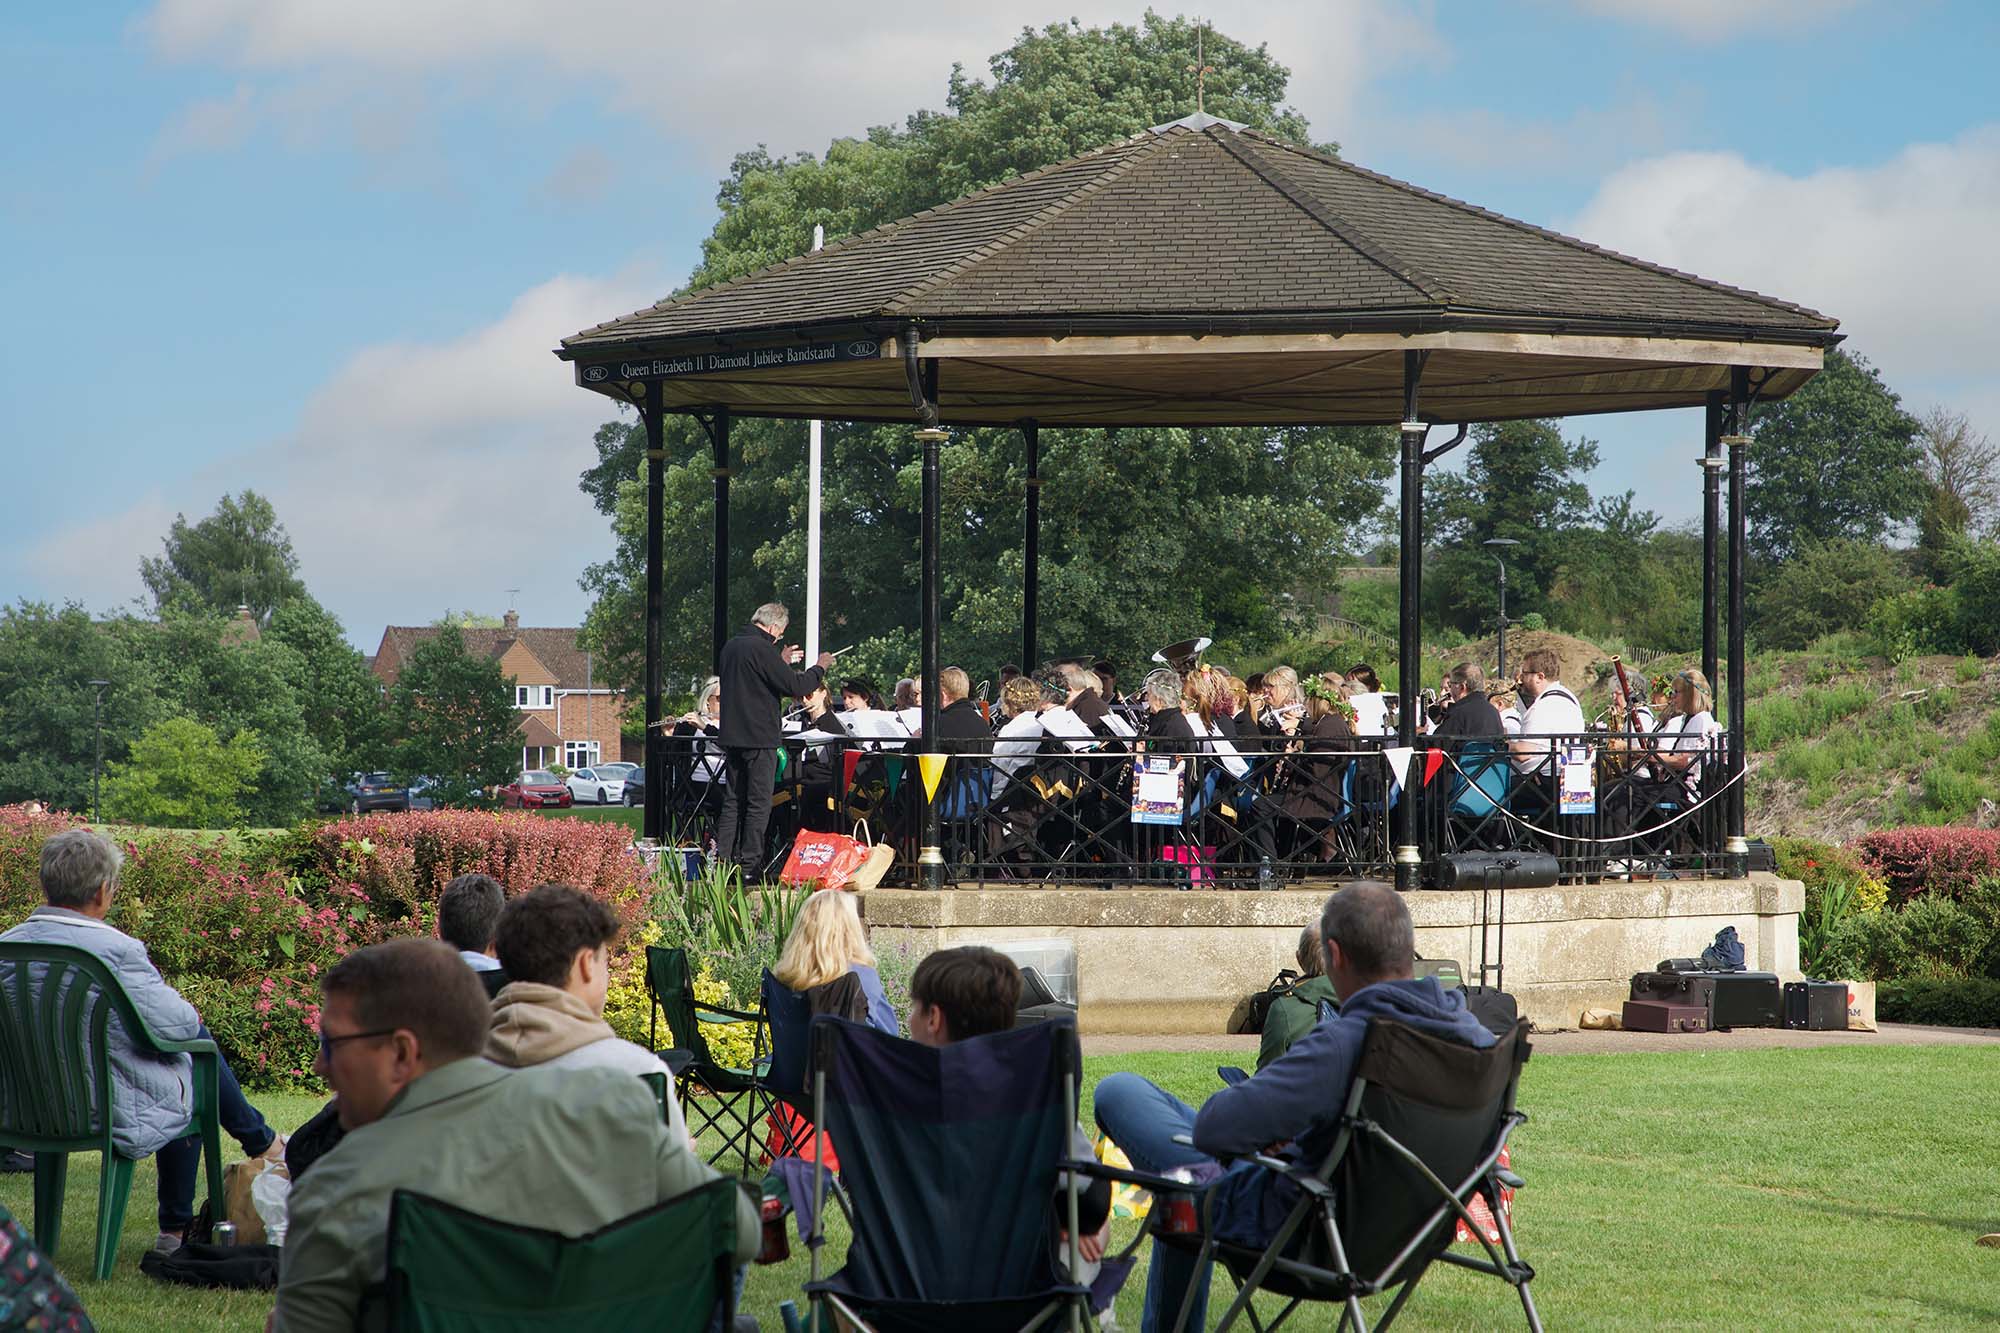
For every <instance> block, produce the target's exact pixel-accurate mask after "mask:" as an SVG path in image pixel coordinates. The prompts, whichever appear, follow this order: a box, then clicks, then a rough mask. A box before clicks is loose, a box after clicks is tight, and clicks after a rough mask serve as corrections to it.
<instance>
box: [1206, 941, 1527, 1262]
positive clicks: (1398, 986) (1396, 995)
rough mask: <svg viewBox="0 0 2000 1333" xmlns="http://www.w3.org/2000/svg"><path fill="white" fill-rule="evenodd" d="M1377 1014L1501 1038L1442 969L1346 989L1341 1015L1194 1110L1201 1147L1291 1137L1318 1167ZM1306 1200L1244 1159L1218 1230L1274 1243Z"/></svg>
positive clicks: (1230, 1153) (1260, 1146)
mask: <svg viewBox="0 0 2000 1333" xmlns="http://www.w3.org/2000/svg"><path fill="white" fill-rule="evenodd" d="M1373 1018H1389V1019H1394V1020H1396V1021H1397V1022H1400V1023H1406V1024H1408V1025H1409V1026H1411V1027H1413V1028H1416V1029H1417V1030H1419V1031H1421V1032H1428V1033H1431V1034H1433V1035H1436V1036H1441V1037H1449V1038H1451V1039H1453V1040H1454V1041H1462V1042H1464V1043H1465V1044H1466V1045H1467V1046H1473V1047H1477V1048H1480V1049H1484V1048H1486V1047H1488V1046H1491V1045H1493V1044H1494V1042H1495V1040H1496V1038H1495V1037H1494V1035H1493V1033H1492V1032H1491V1031H1489V1030H1488V1029H1487V1027H1486V1026H1485V1025H1484V1024H1483V1023H1481V1022H1480V1021H1479V1020H1478V1019H1476V1018H1474V1017H1473V1016H1472V1015H1471V1013H1469V1012H1468V1011H1467V1010H1466V1007H1465V993H1464V992H1463V991H1461V990H1459V989H1458V988H1456V987H1453V988H1452V989H1451V990H1446V989H1444V987H1442V986H1440V985H1438V982H1437V978H1436V977H1423V978H1421V979H1418V980H1411V981H1381V982H1377V983H1376V984H1374V985H1373V986H1364V987H1362V988H1361V989H1360V990H1358V991H1356V992H1354V994H1352V995H1350V996H1348V997H1347V1000H1346V1002H1345V1003H1344V1004H1342V1005H1341V1006H1340V1013H1339V1015H1338V1016H1336V1017H1334V1018H1331V1019H1328V1020H1326V1021H1325V1022H1323V1023H1320V1024H1319V1025H1318V1026H1317V1027H1315V1028H1313V1029H1312V1031H1310V1032H1308V1033H1306V1035H1305V1036H1303V1037H1300V1038H1299V1039H1298V1040H1297V1041H1295V1042H1293V1043H1292V1046H1291V1049H1290V1050H1288V1051H1286V1052H1285V1053H1284V1054H1283V1055H1281V1056H1279V1057H1278V1058H1277V1059H1276V1060H1273V1061H1272V1062H1271V1063H1270V1064H1268V1065H1266V1066H1265V1067H1264V1068H1262V1069H1260V1070H1258V1071H1257V1073H1256V1074H1255V1075H1253V1076H1252V1077H1250V1078H1248V1079H1246V1080H1244V1081H1243V1082H1242V1083H1239V1084H1237V1085H1236V1086H1235V1087H1233V1088H1224V1089H1223V1090H1222V1091H1221V1092H1218V1093H1216V1094H1215V1095H1214V1096H1213V1097H1210V1098H1209V1099H1208V1101H1207V1102H1206V1103H1204V1104H1203V1105H1202V1108H1201V1112H1200V1114H1198V1115H1197V1116H1196V1117H1195V1121H1194V1146H1195V1148H1196V1149H1197V1150H1198V1151H1200V1152H1204V1153H1207V1154H1208V1155H1209V1156H1211V1157H1215V1158H1219V1159H1223V1160H1227V1159H1229V1158H1232V1157H1244V1156H1246V1155H1248V1154H1250V1153H1256V1152H1262V1151H1263V1150H1264V1149H1265V1148H1267V1147H1269V1146H1270V1145H1271V1144H1274V1143H1279V1142H1282V1141H1287V1140H1289V1143H1288V1145H1287V1146H1286V1147H1285V1148H1284V1149H1283V1150H1282V1151H1281V1152H1280V1153H1278V1154H1277V1155H1278V1156H1280V1157H1282V1158H1284V1159H1285V1160H1286V1161H1290V1162H1303V1163H1305V1164H1306V1167H1307V1169H1308V1170H1317V1169H1318V1168H1319V1165H1320V1163H1322V1162H1324V1161H1325V1160H1326V1155H1327V1153H1329V1152H1331V1151H1332V1149H1333V1141H1334V1139H1335V1138H1336V1137H1338V1135H1339V1120H1340V1113H1341V1111H1342V1110H1343V1109H1344V1108H1345V1107H1346V1105H1347V1093H1348V1088H1349V1086H1350V1085H1351V1084H1352V1083H1353V1082H1354V1066H1355V1063H1356V1061H1358V1060H1359V1059H1360V1058H1361V1042H1362V1038H1363V1037H1364V1036H1365V1035H1366V1034H1367V1031H1368V1021H1369V1020H1370V1019H1373ZM1297 1201H1298V1190H1297V1189H1296V1188H1295V1187H1294V1186H1293V1185H1292V1183H1291V1182H1290V1181H1288V1180H1286V1179H1285V1178H1284V1177H1283V1176H1280V1175H1277V1174H1275V1173H1273V1172H1270V1171H1266V1170H1265V1169H1264V1168H1263V1167H1261V1166H1258V1165H1257V1164H1256V1163H1255V1162H1248V1161H1243V1162H1238V1163H1236V1164H1235V1165H1233V1166H1231V1167H1230V1168H1229V1169H1228V1170H1227V1171H1225V1172H1224V1173H1223V1175H1222V1176H1221V1178H1220V1179H1219V1180H1217V1181H1216V1184H1215V1191H1214V1199H1213V1205H1212V1206H1213V1208H1214V1213H1213V1217H1214V1228H1215V1232H1216V1234H1217V1235H1219V1236H1221V1237H1223V1238H1225V1239H1229V1240H1235V1241H1240V1242H1241V1243H1243V1244H1246V1245H1264V1244H1268V1243H1269V1241H1270V1239H1271V1237H1272V1236H1275V1235H1276V1234H1277V1231H1278V1228H1279V1226H1280V1225H1282V1224H1283V1222H1284V1220H1285V1214H1286V1213H1287V1212H1288V1211H1290V1209H1291V1207H1292V1205H1293V1204H1294V1203H1296V1202H1297Z"/></svg>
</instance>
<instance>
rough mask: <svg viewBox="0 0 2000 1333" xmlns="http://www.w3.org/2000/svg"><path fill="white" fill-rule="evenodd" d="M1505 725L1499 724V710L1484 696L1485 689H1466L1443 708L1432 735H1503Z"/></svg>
mask: <svg viewBox="0 0 2000 1333" xmlns="http://www.w3.org/2000/svg"><path fill="white" fill-rule="evenodd" d="M1506 734H1507V729H1506V727H1504V726H1502V725H1501V724H1500V710H1499V709H1497V708H1495V707H1494V706H1493V701H1492V700H1491V699H1489V698H1487V697H1486V691H1485V690H1467V691H1466V692H1465V693H1464V694H1463V695H1461V696H1459V698H1458V700H1457V701H1456V702H1455V703H1453V704H1452V706H1451V707H1450V708H1448V709H1446V710H1445V715H1444V720H1443V721H1441V722H1439V723H1438V724H1437V730H1436V731H1433V732H1432V733H1431V735H1432V736H1433V737H1443V736H1465V737H1480V736H1504V735H1506Z"/></svg>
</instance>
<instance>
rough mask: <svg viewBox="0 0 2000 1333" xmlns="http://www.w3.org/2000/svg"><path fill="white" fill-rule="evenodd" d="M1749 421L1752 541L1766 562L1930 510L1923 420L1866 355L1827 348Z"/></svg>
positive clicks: (1881, 534)
mask: <svg viewBox="0 0 2000 1333" xmlns="http://www.w3.org/2000/svg"><path fill="white" fill-rule="evenodd" d="M1751 425H1752V433H1753V435H1754V436H1755V443H1754V444H1752V445H1751V447H1750V460H1749V462H1750V475H1749V481H1748V488H1747V489H1748V494H1747V500H1748V505H1749V529H1750V530H1749V543H1750V549H1751V552H1752V554H1753V555H1755V556H1757V557H1758V558H1759V560H1760V561H1762V562H1764V563H1765V564H1766V567H1767V569H1768V568H1771V567H1774V566H1775V565H1777V564H1780V563H1782V562H1784V561H1786V560H1789V559H1791V558H1792V557H1793V556H1794V555H1796V554H1798V552H1800V551H1801V550H1803V549H1804V548H1805V547H1806V546H1807V545H1808V544H1809V543H1811V542H1815V541H1817V542H1830V541H1837V540H1840V539H1842V538H1846V539H1849V540H1852V541H1863V542H1880V541H1882V540H1883V538H1885V537H1886V536H1888V535H1889V533H1890V532H1891V531H1892V530H1894V529H1895V528H1897V527H1898V526H1899V525H1901V524H1903V523H1907V522H1909V521H1910V520H1912V519H1914V518H1916V517H1917V515H1918V513H1919V512H1920V511H1921V509H1922V508H1923V503H1924V496H1925V485H1924V474H1923V469H1922V466H1921V464H1922V456H1921V453H1920V451H1919V449H1918V447H1917V443H1916V436H1917V422H1916V420H1915V418H1913V417H1911V416H1910V414H1909V413H1907V412H1905V411H1904V410H1903V407H1902V403H1901V402H1900V401H1899V400H1898V399H1897V397H1896V395H1895V394H1894V393H1893V392H1891V391H1890V389H1889V387H1888V386H1887V385H1885V384H1883V383H1882V377H1881V376H1880V375H1879V374H1878V373H1876V370H1875V368H1874V367H1873V366H1871V365H1869V364H1868V362H1867V361H1866V360H1865V359H1863V358H1862V357H1861V356H1860V355H1859V354H1858V353H1850V352H1844V351H1842V350H1840V349H1839V348H1835V349H1833V350H1831V351H1829V352H1828V353H1827V354H1826V368H1825V369H1824V370H1822V371H1821V372H1820V373H1819V374H1817V375H1815V376H1814V377H1813V378H1812V379H1810V380H1808V381H1807V382H1806V386H1805V387H1804V388H1803V389H1800V390H1799V391H1798V392H1797V393H1795V394H1793V395H1792V396H1791V397H1790V398H1787V399H1785V400H1784V401H1783V402H1780V403H1776V404H1774V405H1772V406H1770V407H1768V408H1760V409H1758V410H1756V411H1755V412H1753V413H1752V416H1751Z"/></svg>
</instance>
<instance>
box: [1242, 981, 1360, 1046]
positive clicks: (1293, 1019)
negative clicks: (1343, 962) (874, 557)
mask: <svg viewBox="0 0 2000 1333" xmlns="http://www.w3.org/2000/svg"><path fill="white" fill-rule="evenodd" d="M1321 1000H1331V1001H1333V1003H1334V1004H1336V1005H1338V1004H1339V1003H1340V1000H1339V998H1338V997H1337V996H1335V995H1334V993H1333V983H1332V982H1331V981H1328V980H1327V979H1326V978H1325V977H1323V976H1320V977H1307V978H1306V979H1305V980H1304V981H1301V982H1299V983H1298V984H1297V985H1295V986H1293V987H1292V988H1291V989H1290V990H1288V991H1286V992H1285V993H1284V994H1283V995H1280V996H1279V997H1278V998H1277V999H1275V1000H1273V1001H1271V1008H1270V1011H1269V1012H1268V1013H1266V1014H1265V1015H1264V1040H1263V1041H1262V1042H1261V1043H1259V1044H1258V1047H1257V1068H1259V1069H1262V1068H1263V1067H1264V1066H1265V1065H1268V1064H1270V1063H1271V1061H1273V1060H1275V1059H1277V1058H1278V1057H1279V1056H1281V1055H1283V1054H1284V1053H1285V1051H1286V1050H1287V1049H1288V1048H1289V1047H1290V1046H1291V1044H1292V1043H1293V1042H1295V1041H1297V1040H1298V1039H1299V1038H1300V1037H1303V1036H1305V1035H1306V1033H1308V1032H1311V1031H1312V1027H1313V1024H1315V1023H1317V1022H1319V1002H1320V1001H1321Z"/></svg>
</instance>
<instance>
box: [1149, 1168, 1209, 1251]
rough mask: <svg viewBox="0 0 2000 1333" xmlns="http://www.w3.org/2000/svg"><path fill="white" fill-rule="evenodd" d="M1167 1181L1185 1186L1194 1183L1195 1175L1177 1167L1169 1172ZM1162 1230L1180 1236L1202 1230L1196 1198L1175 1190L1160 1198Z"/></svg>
mask: <svg viewBox="0 0 2000 1333" xmlns="http://www.w3.org/2000/svg"><path fill="white" fill-rule="evenodd" d="M1167 1179H1169V1180H1178V1181H1180V1182H1182V1183H1183V1184H1193V1183H1194V1173H1193V1172H1191V1171H1189V1170H1188V1169H1187V1168H1186V1167H1184V1166H1183V1167H1175V1168H1174V1169H1173V1170H1172V1171H1169V1172H1167ZM1159 1207H1160V1209H1161V1213H1160V1230H1162V1231H1169V1232H1173V1233H1176V1234H1179V1235H1191V1234H1193V1233H1194V1232H1197V1231H1199V1230H1201V1221H1200V1218H1199V1217H1198V1215H1197V1212H1196V1209H1195V1196H1194V1195H1192V1194H1187V1193H1183V1192H1181V1191H1180V1190H1175V1191H1173V1192H1172V1193H1170V1194H1164V1195H1162V1196H1161V1197H1160V1200H1159Z"/></svg>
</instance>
